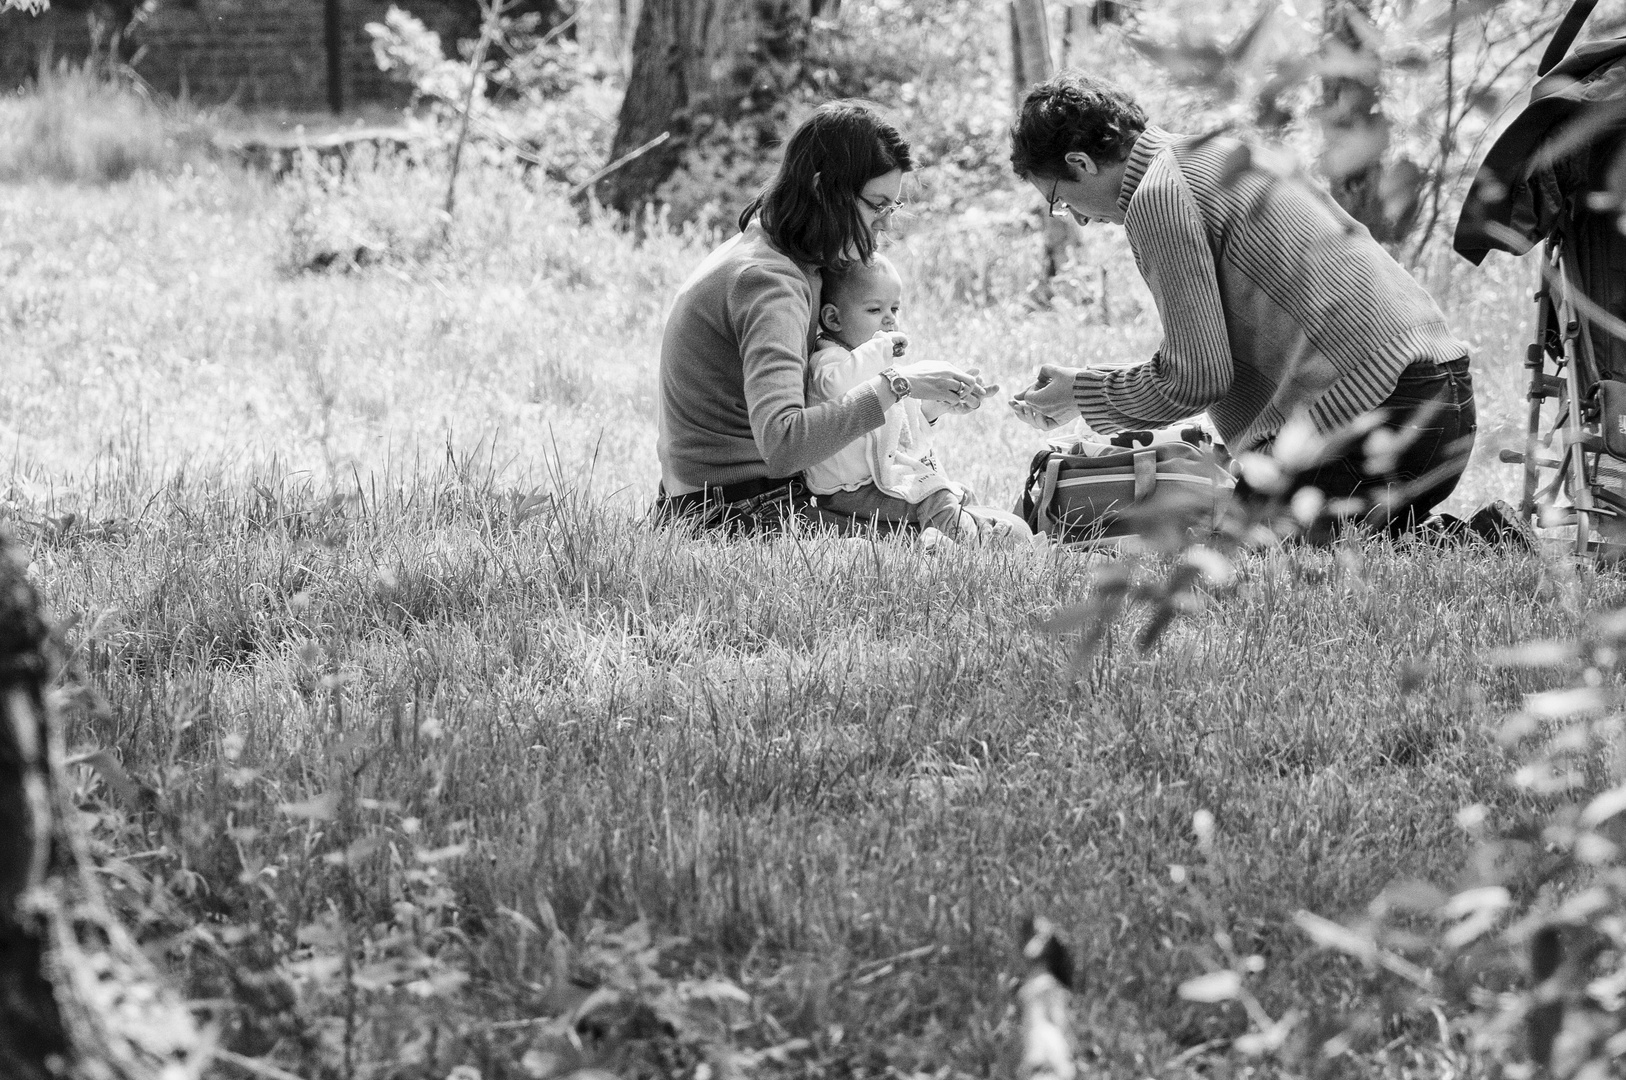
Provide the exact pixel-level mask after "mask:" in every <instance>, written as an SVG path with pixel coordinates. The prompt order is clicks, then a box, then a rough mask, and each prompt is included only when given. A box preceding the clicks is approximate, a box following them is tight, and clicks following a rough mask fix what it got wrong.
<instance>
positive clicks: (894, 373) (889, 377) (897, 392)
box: [881, 367, 909, 401]
mask: <svg viewBox="0 0 1626 1080" xmlns="http://www.w3.org/2000/svg"><path fill="white" fill-rule="evenodd" d="M881 378H883V379H885V380H886V384H887V385H888V386H890V387H891V388H892V396H893V397H895V398H897V399H898V400H899V401H902V400H903V399H904V398H906V397H908V396H909V380H908V378H907V377H905V376H903V375H899V374H898V369H897V368H895V367H889V368H887V369H886V370H885V371H883V372H881Z"/></svg>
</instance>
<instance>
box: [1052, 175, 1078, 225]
mask: <svg viewBox="0 0 1626 1080" xmlns="http://www.w3.org/2000/svg"><path fill="white" fill-rule="evenodd" d="M1060 186H1061V177H1059V176H1058V177H1056V179H1055V180H1054V181H1053V182H1052V183H1051V185H1050V194H1049V195H1046V196H1045V201H1046V202H1047V203H1049V204H1050V216H1051V217H1072V216H1073V208H1072V207H1070V206H1068V205H1067V203H1066V201H1065V200H1061V199H1057V198H1056V189H1057V188H1058V187H1060Z"/></svg>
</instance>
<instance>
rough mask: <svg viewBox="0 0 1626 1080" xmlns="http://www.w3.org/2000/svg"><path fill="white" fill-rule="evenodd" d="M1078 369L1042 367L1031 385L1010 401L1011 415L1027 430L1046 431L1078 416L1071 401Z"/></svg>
mask: <svg viewBox="0 0 1626 1080" xmlns="http://www.w3.org/2000/svg"><path fill="white" fill-rule="evenodd" d="M1078 372H1079V369H1078V368H1065V367H1058V366H1057V365H1055V364H1043V365H1040V367H1039V374H1038V377H1037V378H1035V379H1034V381H1033V385H1032V386H1030V387H1028V388H1027V389H1026V390H1023V391H1021V392H1020V393H1018V394H1017V395H1016V396H1015V397H1013V398H1012V399H1011V411H1012V412H1014V413H1016V415H1017V418H1018V419H1020V420H1021V421H1022V422H1023V423H1024V424H1027V425H1028V426H1029V427H1036V428H1038V429H1039V430H1040V431H1050V430H1052V429H1053V428H1058V427H1060V426H1061V425H1063V424H1065V423H1067V421H1069V420H1072V419H1073V418H1074V417H1076V416H1078V404H1077V403H1076V402H1075V401H1074V400H1073V384H1074V383H1075V382H1077V381H1078Z"/></svg>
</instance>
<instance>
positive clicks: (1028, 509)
mask: <svg viewBox="0 0 1626 1080" xmlns="http://www.w3.org/2000/svg"><path fill="white" fill-rule="evenodd" d="M1053 453H1054V451H1051V450H1040V451H1039V452H1038V453H1037V454H1034V455H1033V463H1032V464H1031V465H1029V466H1028V478H1027V482H1026V483H1024V484H1023V485H1022V498H1021V499H1020V500H1018V501H1017V504H1016V513H1017V514H1018V515H1020V517H1021V518H1022V520H1023V521H1025V522H1027V523H1028V528H1030V529H1032V530H1034V531H1035V532H1037V531H1038V529H1039V522H1038V519H1037V518H1036V517H1034V515H1033V506H1034V503H1033V489H1034V487H1035V486H1036V485H1037V484H1038V483H1039V478H1040V477H1041V476H1043V475H1044V466H1045V462H1047V461H1049V460H1050V458H1051V456H1052V454H1053Z"/></svg>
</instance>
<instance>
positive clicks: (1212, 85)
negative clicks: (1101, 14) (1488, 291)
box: [1130, 0, 1560, 262]
mask: <svg viewBox="0 0 1626 1080" xmlns="http://www.w3.org/2000/svg"><path fill="white" fill-rule="evenodd" d="M1559 14H1560V12H1558V11H1555V10H1552V9H1551V8H1550V6H1549V5H1545V4H1538V3H1531V2H1527V0H1494V2H1491V3H1468V2H1462V3H1460V4H1459V3H1457V2H1456V0H1452V2H1450V3H1448V4H1444V5H1414V4H1411V3H1403V2H1382V3H1378V4H1374V5H1372V19H1371V21H1370V22H1366V21H1364V20H1360V33H1361V35H1362V38H1363V49H1362V50H1361V51H1355V50H1351V49H1350V48H1349V47H1347V46H1345V45H1343V44H1341V43H1340V42H1338V41H1336V40H1333V39H1329V38H1325V37H1324V36H1323V35H1322V29H1323V28H1322V27H1321V26H1320V25H1319V24H1318V23H1316V22H1314V21H1312V20H1311V19H1309V18H1308V17H1307V16H1304V15H1301V14H1298V13H1297V12H1296V9H1292V8H1283V7H1279V6H1278V5H1275V4H1263V5H1258V6H1257V7H1256V8H1255V15H1254V17H1253V18H1252V19H1251V21H1249V22H1248V23H1247V25H1246V26H1245V27H1244V28H1243V29H1241V30H1237V29H1235V28H1234V25H1228V24H1232V23H1234V20H1232V19H1230V18H1224V19H1222V18H1218V17H1217V16H1216V15H1215V14H1213V13H1208V14H1207V15H1206V17H1205V15H1204V14H1203V13H1200V12H1198V11H1197V10H1196V9H1195V8H1194V7H1193V5H1191V4H1189V3H1182V2H1176V3H1171V4H1167V5H1161V6H1159V7H1153V8H1148V9H1145V10H1144V11H1143V12H1142V13H1140V17H1139V18H1138V19H1137V20H1135V21H1134V22H1132V23H1131V26H1130V32H1131V34H1132V35H1133V36H1132V40H1133V41H1134V43H1135V45H1136V47H1137V48H1138V49H1139V50H1140V51H1142V52H1143V53H1144V54H1146V55H1147V56H1149V57H1150V58H1151V59H1153V60H1154V61H1156V62H1157V63H1158V64H1159V65H1160V66H1161V67H1162V68H1163V69H1164V70H1165V71H1166V72H1167V74H1168V75H1169V76H1170V77H1171V78H1173V79H1174V80H1176V81H1177V82H1179V83H1182V84H1184V85H1185V86H1187V87H1189V88H1191V89H1192V90H1194V91H1196V92H1198V93H1200V94H1202V95H1203V96H1204V97H1205V98H1207V99H1208V100H1209V102H1210V106H1209V108H1210V110H1211V115H1212V118H1213V120H1212V122H1213V124H1214V126H1215V127H1223V128H1228V129H1234V130H1237V131H1240V132H1243V133H1251V134H1253V135H1255V136H1259V137H1265V138H1272V139H1283V140H1285V141H1286V142H1287V143H1288V145H1290V146H1292V147H1293V148H1294V149H1295V150H1296V151H1297V152H1298V153H1299V156H1300V158H1301V159H1302V160H1304V161H1306V162H1309V161H1314V162H1316V163H1317V165H1318V167H1319V168H1320V169H1321V170H1322V171H1323V172H1324V173H1325V172H1330V173H1333V174H1339V175H1343V174H1348V173H1351V172H1355V171H1358V170H1360V169H1361V168H1364V167H1365V166H1366V165H1367V164H1369V163H1371V162H1373V161H1377V160H1383V161H1386V162H1387V163H1388V166H1389V167H1388V169H1387V170H1386V176H1385V179H1384V187H1383V189H1382V199H1383V203H1384V212H1385V215H1386V217H1387V218H1388V219H1390V220H1395V221H1400V220H1404V219H1408V218H1410V219H1418V220H1420V223H1421V228H1420V230H1419V231H1418V232H1417V234H1416V235H1415V236H1414V237H1413V239H1412V242H1411V247H1410V252H1411V256H1412V259H1413V261H1414V262H1415V261H1416V259H1417V258H1418V257H1420V254H1421V252H1422V251H1423V249H1424V248H1425V247H1426V246H1427V245H1428V243H1429V242H1430V241H1431V240H1432V239H1433V238H1434V237H1435V235H1436V231H1437V229H1438V228H1439V226H1441V225H1442V224H1449V223H1450V222H1452V221H1453V220H1454V216H1455V211H1456V209H1457V208H1458V207H1459V205H1460V198H1461V196H1462V193H1463V191H1464V189H1465V184H1466V180H1467V179H1468V175H1469V173H1468V170H1469V168H1470V167H1471V164H1472V158H1473V155H1474V152H1475V150H1476V149H1477V148H1479V147H1480V146H1482V144H1483V141H1484V139H1485V138H1486V137H1487V135H1488V133H1489V132H1490V130H1491V129H1492V128H1493V127H1494V126H1495V124H1496V122H1497V121H1498V120H1499V119H1501V118H1502V117H1503V116H1504V115H1505V110H1506V108H1508V107H1510V106H1511V104H1512V102H1513V100H1514V99H1515V98H1516V97H1517V94H1518V92H1519V91H1521V90H1522V89H1524V88H1526V87H1527V86H1528V85H1529V83H1530V80H1531V79H1532V78H1533V74H1534V69H1535V63H1536V58H1537V56H1538V55H1539V51H1540V48H1541V46H1542V45H1544V44H1545V42H1546V40H1547V37H1548V35H1549V34H1550V33H1551V32H1552V29H1553V26H1554V24H1555V22H1556V20H1557V18H1558V15H1559ZM1342 78H1353V79H1355V80H1357V81H1360V82H1364V83H1369V84H1371V85H1374V86H1380V85H1381V86H1382V87H1384V90H1385V93H1384V95H1383V107H1384V110H1385V112H1386V114H1387V121H1388V123H1387V125H1386V126H1383V127H1380V128H1377V129H1375V130H1372V129H1365V128H1359V129H1354V128H1349V129H1346V128H1338V127H1323V130H1322V131H1321V133H1320V139H1319V141H1318V140H1317V138H1316V134H1317V133H1316V132H1315V130H1314V127H1315V126H1319V125H1324V124H1325V122H1326V121H1327V119H1328V106H1327V105H1326V104H1325V103H1324V101H1323V94H1322V87H1323V86H1324V84H1325V83H1326V82H1327V81H1328V80H1334V79H1342ZM1419 215H1420V217H1419Z"/></svg>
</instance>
